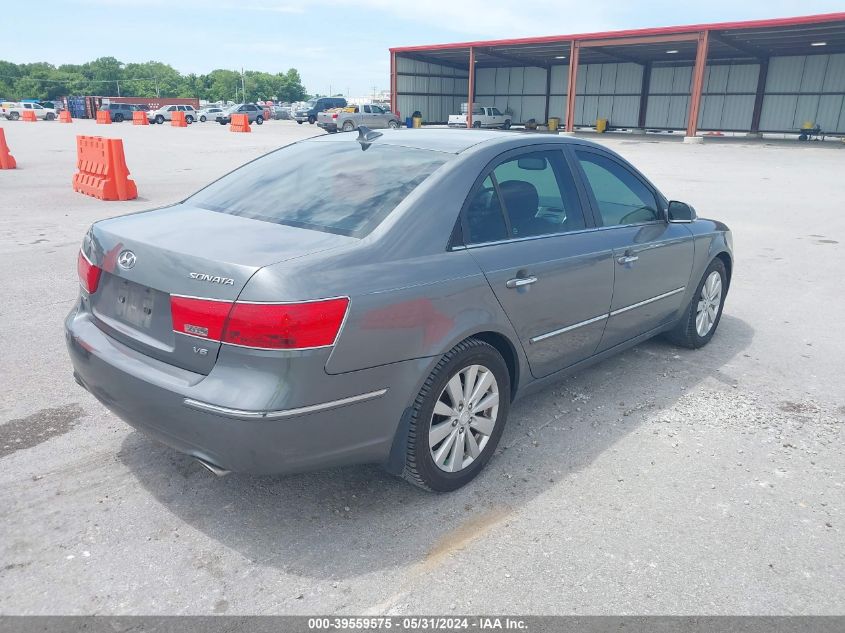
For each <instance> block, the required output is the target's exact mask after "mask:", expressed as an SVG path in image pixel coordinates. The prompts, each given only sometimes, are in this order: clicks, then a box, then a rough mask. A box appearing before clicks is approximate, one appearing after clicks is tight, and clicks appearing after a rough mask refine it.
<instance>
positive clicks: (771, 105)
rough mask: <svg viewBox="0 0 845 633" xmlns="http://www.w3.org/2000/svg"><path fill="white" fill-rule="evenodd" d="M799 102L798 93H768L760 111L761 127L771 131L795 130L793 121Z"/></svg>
mask: <svg viewBox="0 0 845 633" xmlns="http://www.w3.org/2000/svg"><path fill="white" fill-rule="evenodd" d="M799 79H800V78H799ZM766 85H768V83H767V84H766ZM797 103H798V95H797V94H788V95H766V97H765V98H764V99H763V109H762V111H761V112H760V129H761V130H769V131H777V130H780V131H785V130H793V129H794V128H793V126H792V123H793V122H794V121H795V105H796V104H797Z"/></svg>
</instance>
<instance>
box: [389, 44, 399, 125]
mask: <svg viewBox="0 0 845 633" xmlns="http://www.w3.org/2000/svg"><path fill="white" fill-rule="evenodd" d="M396 70H397V69H396V53H394V52H393V51H390V111H391V112H393V113H394V114H398V112H397V108H398V105H399V98H398V96H397V95H396V84H397V82H396Z"/></svg>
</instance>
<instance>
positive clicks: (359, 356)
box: [66, 129, 733, 491]
mask: <svg viewBox="0 0 845 633" xmlns="http://www.w3.org/2000/svg"><path fill="white" fill-rule="evenodd" d="M78 268H79V279H80V284H81V291H80V295H79V301H78V302H77V303H76V305H75V306H74V308H73V310H72V311H71V313H70V315H68V317H67V321H66V332H67V343H68V348H69V350H70V356H71V359H72V361H73V367H74V375H75V378H76V380H77V381H78V382H79V383H80V384H81V385H82V386H83V387H85V388H86V389H87V390H88V391H90V392H91V393H92V394H93V395H94V396H95V397H96V398H98V399H99V400H100V401H101V402H102V403H103V404H104V405H105V406H106V407H108V408H109V409H110V410H111V411H113V412H114V413H115V414H116V415H118V416H119V417H121V418H122V419H124V420H125V421H126V422H128V423H129V424H131V425H132V426H134V427H136V428H138V429H140V430H141V431H143V432H144V433H147V434H149V435H151V436H153V437H155V438H157V439H158V440H160V441H162V442H164V443H165V444H168V445H169V446H171V447H173V448H174V449H176V450H178V451H182V452H184V453H187V454H188V455H191V456H193V457H194V458H196V459H197V460H199V461H200V462H202V463H203V464H204V465H205V466H206V467H207V468H208V469H209V470H211V471H213V472H216V473H218V474H223V473H225V472H227V471H239V472H247V473H256V474H269V473H283V472H295V471H306V470H311V469H316V468H324V467H332V466H340V465H345V464H358V463H378V464H382V465H384V467H385V468H387V470H388V471H390V472H392V473H394V474H398V475H402V476H404V477H405V478H406V479H408V480H409V481H410V482H411V483H413V484H416V485H418V486H421V487H424V488H427V489H431V490H436V491H448V490H453V489H455V488H458V487H459V486H462V485H464V484H465V483H467V482H468V481H469V480H471V479H472V478H473V477H475V476H476V475H477V474H478V472H479V471H480V470H481V469H482V468H483V467H484V465H485V464H486V463H487V461H488V460H489V459H490V457H491V455H492V454H493V453H494V451H495V449H496V444H497V443H498V441H499V438H500V437H501V435H502V431H503V430H504V427H505V424H506V422H507V419H508V411H509V409H510V406H511V403H512V402H513V401H514V399H515V398H517V397H520V396H522V395H525V394H527V393H530V392H531V391H533V390H536V389H538V388H541V387H543V386H544V385H548V384H549V383H551V382H553V381H557V380H560V379H561V378H562V377H564V376H566V375H567V374H569V373H571V372H573V371H575V370H578V369H581V368H583V367H584V366H585V365H587V364H589V363H593V362H596V361H599V360H601V359H604V358H606V357H608V356H610V355H612V354H615V353H617V352H619V351H621V350H624V349H626V348H629V347H631V346H632V345H635V344H637V343H639V342H641V341H643V340H645V339H647V338H649V337H652V336H655V335H657V334H662V333H665V334H666V335H667V336H668V337H669V338H670V339H671V340H672V341H674V342H676V343H677V344H680V345H683V346H686V347H690V348H695V347H701V346H702V345H705V344H706V343H707V342H708V341H709V340H710V339H711V337H712V336H713V334H714V333H715V331H716V328H717V326H718V324H719V319H720V316H721V312H722V306H723V304H724V301H725V296H726V293H727V290H728V286H729V284H730V280H731V272H732V268H733V256H732V240H731V234H730V231H729V230H728V229H727V227H725V225H723V224H721V223H719V222H717V221H714V220H706V219H702V218H698V217H697V216H696V214H695V211H694V210H693V209H692V207H691V206H689V205H688V204H685V203H682V202H676V201H672V202H670V201H669V200H668V199H667V198H666V197H664V196H663V195H662V194H661V193H660V192H659V191H658V190H657V189H656V188H655V187H654V185H652V184H651V182H649V180H648V179H647V178H645V177H644V176H643V175H642V174H641V173H640V172H639V171H637V169H635V168H634V167H633V166H632V165H630V164H629V163H628V162H627V161H625V160H624V159H623V158H621V157H620V156H618V155H617V154H615V153H614V152H612V151H609V150H608V149H606V148H604V147H602V146H600V145H597V144H595V143H591V142H589V141H586V140H582V139H576V138H562V137H556V136H548V135H516V134H506V133H501V132H486V131H473V130H462V131H452V130H399V131H385V132H384V133H380V132H374V131H371V130H367V129H361V130H360V131H359V134H358V135H357V138H356V136H355V135H352V134H350V135H332V136H325V137H320V138H314V139H309V140H306V141H301V142H298V143H294V144H292V145H288V146H286V147H283V148H281V149H279V150H277V151H274V152H271V153H269V154H267V155H266V156H263V157H261V158H259V159H257V160H254V161H252V162H250V163H248V164H246V165H244V166H243V167H241V168H239V169H237V170H235V171H234V172H232V173H230V174H229V175H227V176H224V177H223V178H221V179H219V180H217V181H216V182H214V183H212V184H210V185H208V186H207V187H205V188H204V189H202V190H200V191H199V192H198V193H196V194H194V195H192V196H191V197H189V198H187V199H186V200H184V201H183V202H181V203H179V204H176V205H173V206H169V207H165V208H160V209H154V210H151V211H147V212H143V213H134V214H130V215H126V216H123V217H117V218H112V219H107V220H102V221H100V222H97V223H95V224H94V225H93V226H92V227H91V229H90V230H89V231H88V233H87V235H86V236H85V239H84V241H83V244H82V248H81V251H80V253H79V258H78Z"/></svg>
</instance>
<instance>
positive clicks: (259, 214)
mask: <svg viewBox="0 0 845 633" xmlns="http://www.w3.org/2000/svg"><path fill="white" fill-rule="evenodd" d="M451 157H452V156H451V155H450V154H446V153H443V152H433V151H429V150H420V149H411V148H407V147H398V146H395V145H380V144H378V143H376V144H373V145H370V146H369V147H368V148H367V151H362V148H361V146H360V145H358V143H308V142H305V143H295V144H294V145H289V146H288V147H285V148H282V149H280V150H277V151H275V152H272V153H271V154H267V155H266V156H263V157H262V158H259V159H257V160H255V161H253V162H251V163H247V164H246V165H244V166H243V167H241V168H240V169H238V170H236V171H234V172H232V173H231V174H229V175H228V176H224V177H223V178H221V179H220V180H218V181H216V182H214V183H212V184H210V185H209V186H208V187H206V188H205V189H203V190H202V191H200V192H199V193H197V194H195V195H194V196H192V197H191V198H188V200H187V203H188V204H192V205H195V206H198V207H202V208H204V209H210V210H212V211H219V212H221V213H229V214H231V215H239V216H242V217H247V218H253V219H256V220H264V221H266V222H274V223H277V224H286V225H289V226H297V227H301V228H306V229H315V230H320V231H326V232H329V233H337V234H340V235H348V236H350V237H363V236H365V235H367V234H368V233H369V232H370V231H372V230H373V229H374V228H375V227H376V226H378V225H379V223H381V221H382V220H384V218H386V217H387V215H388V214H389V213H390V212H391V211H393V209H395V208H396V206H397V205H399V203H401V202H402V201H403V200H404V199H405V198H406V197H407V196H408V194H410V193H411V192H412V191H413V190H414V189H415V188H416V187H417V186H418V185H419V184H420V183H422V182H423V181H424V180H425V179H426V178H428V177H429V175H431V173H432V172H434V170H435V169H437V168H438V167H440V166H441V165H443V164H444V163H445V162H446V161H447V160H449V159H450V158H451Z"/></svg>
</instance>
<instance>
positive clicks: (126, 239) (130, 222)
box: [83, 205, 352, 374]
mask: <svg viewBox="0 0 845 633" xmlns="http://www.w3.org/2000/svg"><path fill="white" fill-rule="evenodd" d="M351 240H352V238H346V237H342V236H338V235H333V234H329V233H323V232H320V231H314V230H307V229H300V228H295V227H290V226H284V225H280V224H274V223H271V222H264V221H261V220H254V219H249V218H242V217H238V216H234V215H228V214H224V213H217V212H215V211H209V210H206V209H200V208H197V207H192V206H189V205H178V206H175V207H169V208H165V209H158V210H155V211H149V212H144V213H136V214H132V215H127V216H123V217H119V218H114V219H111V220H104V221H101V222H98V223H96V224H95V225H94V226H93V227H92V228H91V232H90V233H89V235H88V237H87V238H86V241H85V244H84V245H83V252H84V253H85V255H86V256H87V258H88V259H89V260H90V261H91V262H92V263H93V264H95V265H96V266H99V267H100V268H101V269H102V271H103V272H102V274H101V276H100V280H99V284H98V287H97V290H96V292H94V293H93V294H92V295H91V310H92V313H93V316H94V319H95V322H96V323H97V325H98V326H99V327H100V328H101V329H103V330H104V331H106V332H107V333H109V334H110V335H111V336H113V337H114V338H115V339H117V340H118V341H119V342H121V343H123V344H124V345H126V346H128V347H130V348H132V349H135V350H137V351H139V352H142V353H144V354H146V355H148V356H151V357H153V358H156V359H158V360H160V361H163V362H166V363H169V364H172V365H176V366H178V367H181V368H183V369H188V370H190V371H194V372H197V373H202V374H207V373H208V372H209V371H211V368H212V367H213V366H214V363H215V361H216V359H217V352H218V351H219V349H220V343H219V340H215V339H219V336H215V332H214V328H211V329H210V331H209V330H208V329H205V328H202V327H200V328H196V327H187V326H186V325H185V324H184V323H182V321H181V320H180V319H178V318H177V322H178V323H177V325H179V327H181V328H182V329H183V330H186V331H174V330H175V329H177V328H174V320H173V318H172V315H171V298H172V297H194V298H202V299H209V300H212V301H215V302H220V304H221V305H220V310H221V311H222V314H224V315H225V313H226V306H227V305H229V304H231V303H232V302H234V301H235V299H237V297H238V295H239V294H240V292H241V290H242V289H243V287H244V286H245V285H246V283H247V281H248V280H249V279H250V277H252V275H254V274H255V273H256V271H258V270H259V269H260V268H262V267H263V266H267V265H270V264H274V263H279V262H283V261H288V260H291V259H296V258H298V257H303V256H306V255H310V254H313V253H316V252H320V251H324V250H328V249H331V248H336V247H337V246H340V245H342V244H345V243H347V242H348V241H351Z"/></svg>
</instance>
